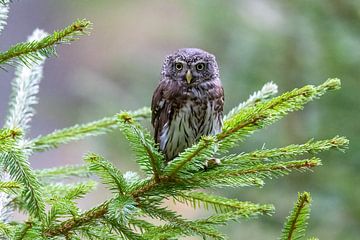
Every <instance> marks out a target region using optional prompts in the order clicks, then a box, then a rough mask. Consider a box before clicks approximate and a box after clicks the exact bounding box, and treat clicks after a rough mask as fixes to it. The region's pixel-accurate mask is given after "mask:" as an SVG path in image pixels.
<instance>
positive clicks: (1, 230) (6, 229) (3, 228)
mask: <svg viewBox="0 0 360 240" xmlns="http://www.w3.org/2000/svg"><path fill="white" fill-rule="evenodd" d="M10 234H11V228H10V226H9V224H6V223H3V222H1V221H0V238H2V237H4V238H5V237H7V238H8V237H9V236H10ZM5 239H6V238H5Z"/></svg>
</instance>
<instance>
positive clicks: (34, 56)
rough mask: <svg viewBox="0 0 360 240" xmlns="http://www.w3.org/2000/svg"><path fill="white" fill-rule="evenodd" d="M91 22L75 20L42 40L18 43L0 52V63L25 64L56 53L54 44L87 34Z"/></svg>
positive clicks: (27, 64) (67, 41)
mask: <svg viewBox="0 0 360 240" xmlns="http://www.w3.org/2000/svg"><path fill="white" fill-rule="evenodd" d="M90 28H91V23H90V22H89V21H87V20H85V19H84V20H77V21H75V22H74V23H73V24H71V25H70V26H68V27H66V28H64V29H62V30H59V31H55V32H54V33H53V34H51V35H50V36H47V37H44V38H43V39H42V40H38V41H31V42H25V43H18V44H16V45H14V46H12V47H10V49H9V50H7V51H6V52H3V53H0V64H13V63H15V62H22V63H23V64H24V65H26V66H30V64H31V63H34V62H38V61H39V60H41V59H42V58H43V57H50V56H51V55H54V54H56V51H55V45H58V44H61V43H69V42H71V41H74V40H76V39H77V38H78V37H79V36H81V35H84V34H88V31H89V30H90Z"/></svg>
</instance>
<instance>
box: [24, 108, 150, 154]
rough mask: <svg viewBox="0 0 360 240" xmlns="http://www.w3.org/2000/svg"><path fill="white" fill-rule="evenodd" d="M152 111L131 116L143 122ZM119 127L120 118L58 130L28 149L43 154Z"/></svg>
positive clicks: (114, 117)
mask: <svg viewBox="0 0 360 240" xmlns="http://www.w3.org/2000/svg"><path fill="white" fill-rule="evenodd" d="M150 113H151V111H150V109H149V108H143V109H139V110H137V111H134V112H132V113H130V114H131V116H132V118H134V119H136V120H141V119H144V118H148V116H149V115H150ZM118 127H119V120H118V116H117V115H115V116H112V117H106V118H103V119H101V120H97V121H94V122H90V123H85V124H81V125H78V124H77V125H75V126H72V127H69V128H65V129H61V130H56V131H54V132H52V133H50V134H48V135H45V136H39V137H37V138H35V139H33V140H32V141H31V142H30V143H29V145H28V148H30V149H32V150H33V151H37V152H42V151H46V150H50V149H53V148H57V147H58V146H59V145H60V144H66V143H69V142H71V141H77V140H81V139H84V138H86V137H91V136H98V135H102V134H105V133H108V132H110V131H112V130H114V129H116V128H118Z"/></svg>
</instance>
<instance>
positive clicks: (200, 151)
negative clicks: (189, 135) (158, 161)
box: [165, 136, 215, 177]
mask: <svg viewBox="0 0 360 240" xmlns="http://www.w3.org/2000/svg"><path fill="white" fill-rule="evenodd" d="M214 144H215V138H214V137H213V136H204V137H202V138H201V139H200V141H199V143H197V144H195V145H194V146H192V147H190V148H188V149H186V150H185V151H184V152H182V153H180V155H179V156H178V157H176V158H175V159H174V160H172V161H171V162H170V163H169V164H168V166H167V167H166V169H165V173H166V174H167V175H168V176H170V177H174V176H175V175H176V174H182V175H183V176H189V175H191V172H195V171H197V170H199V169H201V168H204V160H205V159H209V158H211V157H212V156H213V154H214V151H212V150H213V149H212V148H211V146H214ZM190 162H191V165H190Z"/></svg>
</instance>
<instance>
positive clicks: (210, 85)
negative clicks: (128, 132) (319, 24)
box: [151, 48, 224, 161]
mask: <svg viewBox="0 0 360 240" xmlns="http://www.w3.org/2000/svg"><path fill="white" fill-rule="evenodd" d="M223 105H224V91H223V88H222V86H221V81H220V78H219V70H218V65H217V63H216V61H215V57H214V56H213V55H212V54H210V53H208V52H205V51H203V50H201V49H196V48H183V49H179V50H178V51H176V52H175V53H173V54H171V55H169V56H167V57H166V59H165V61H164V65H163V67H162V71H161V80H160V83H159V85H158V87H157V88H156V90H155V92H154V95H153V98H152V104H151V108H152V124H153V126H154V129H155V132H154V137H155V141H156V142H157V143H158V144H159V148H160V150H161V151H162V152H163V153H164V154H165V157H166V161H171V160H172V159H173V158H175V157H176V156H177V155H178V154H179V153H180V152H182V151H183V150H184V149H185V148H187V147H189V146H191V145H192V144H194V143H195V142H197V141H198V140H199V139H200V137H201V136H203V135H214V134H216V133H218V132H220V131H221V127H222V117H223V114H222V112H223Z"/></svg>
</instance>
